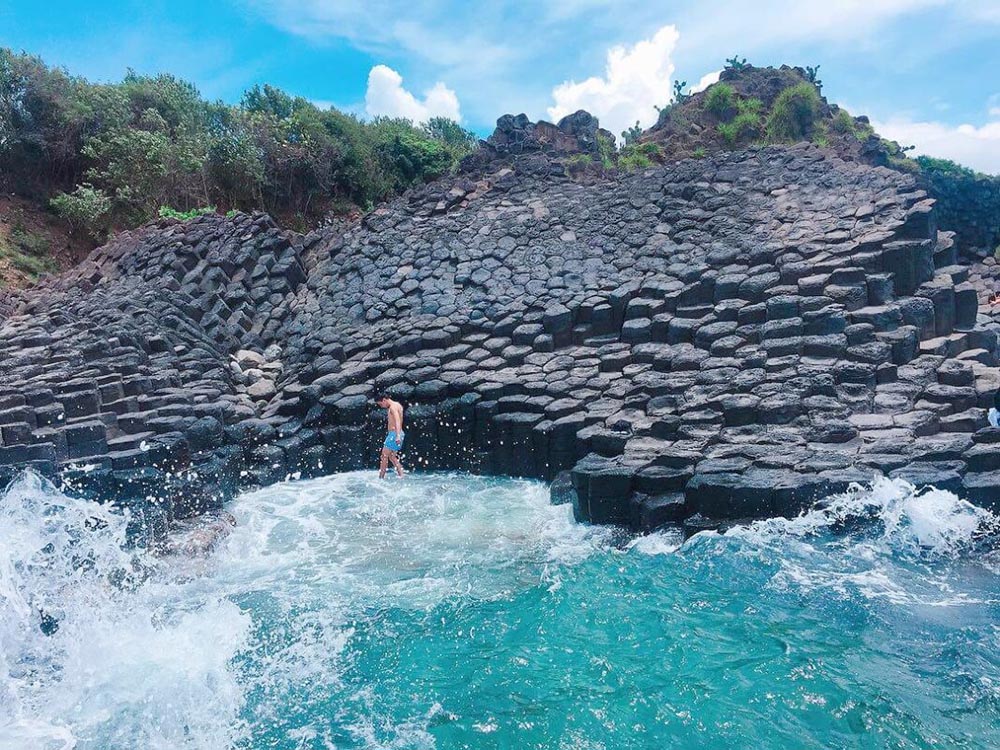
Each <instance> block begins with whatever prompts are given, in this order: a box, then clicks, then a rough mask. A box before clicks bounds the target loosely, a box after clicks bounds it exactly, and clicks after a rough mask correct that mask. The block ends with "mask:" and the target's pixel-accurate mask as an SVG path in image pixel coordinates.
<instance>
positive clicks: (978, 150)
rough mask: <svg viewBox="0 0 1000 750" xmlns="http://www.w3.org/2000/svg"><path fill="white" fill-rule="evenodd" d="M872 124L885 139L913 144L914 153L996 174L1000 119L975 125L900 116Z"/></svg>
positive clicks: (998, 171)
mask: <svg viewBox="0 0 1000 750" xmlns="http://www.w3.org/2000/svg"><path fill="white" fill-rule="evenodd" d="M997 114H998V115H1000V112H998V113H997ZM872 125H873V126H874V127H875V130H876V132H878V133H879V134H880V135H883V136H885V137H886V138H891V139H892V140H894V141H898V142H899V143H900V144H901V145H903V146H911V145H912V146H916V149H915V153H917V154H926V155H927V156H937V157H943V158H945V159H951V160H952V161H957V162H958V163H959V164H962V165H964V166H966V167H972V168H973V169H977V170H979V171H980V172H986V173H988V174H1000V120H997V121H995V122H988V123H986V124H985V125H981V126H978V127H977V126H975V125H958V126H954V125H946V124H944V123H940V122H913V121H911V120H904V119H890V120H887V121H885V122H876V121H873V122H872Z"/></svg>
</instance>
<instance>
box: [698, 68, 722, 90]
mask: <svg viewBox="0 0 1000 750" xmlns="http://www.w3.org/2000/svg"><path fill="white" fill-rule="evenodd" d="M721 75H722V71H721V70H713V71H712V72H711V73H706V74H705V75H703V76H702V77H701V78H700V79H699V80H698V83H696V84H695V85H694V86H692V87H691V93H692V94H697V93H698V92H699V91H704V90H705V89H707V88H708V87H709V86H711V85H712V84H713V83H718V82H719V76H721Z"/></svg>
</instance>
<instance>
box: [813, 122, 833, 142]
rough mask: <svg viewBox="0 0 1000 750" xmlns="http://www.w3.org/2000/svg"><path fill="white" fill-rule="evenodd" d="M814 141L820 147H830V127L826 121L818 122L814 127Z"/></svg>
mask: <svg viewBox="0 0 1000 750" xmlns="http://www.w3.org/2000/svg"><path fill="white" fill-rule="evenodd" d="M812 142H813V143H815V144H816V145H817V146H819V147H820V148H829V147H830V129H829V127H828V126H827V124H826V123H825V122H822V121H820V122H817V123H816V126H815V127H814V128H813V134H812Z"/></svg>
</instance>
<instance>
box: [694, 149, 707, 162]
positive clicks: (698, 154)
mask: <svg viewBox="0 0 1000 750" xmlns="http://www.w3.org/2000/svg"><path fill="white" fill-rule="evenodd" d="M692 156H694V158H695V159H704V158H705V157H706V156H708V152H707V151H705V147H704V146H698V148H696V149H695V150H694V152H693V153H692Z"/></svg>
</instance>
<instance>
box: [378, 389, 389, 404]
mask: <svg viewBox="0 0 1000 750" xmlns="http://www.w3.org/2000/svg"><path fill="white" fill-rule="evenodd" d="M387 398H389V396H388V394H386V393H384V392H382V391H376V392H375V403H376V404H377V403H379V402H380V401H385V400H386V399H387Z"/></svg>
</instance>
